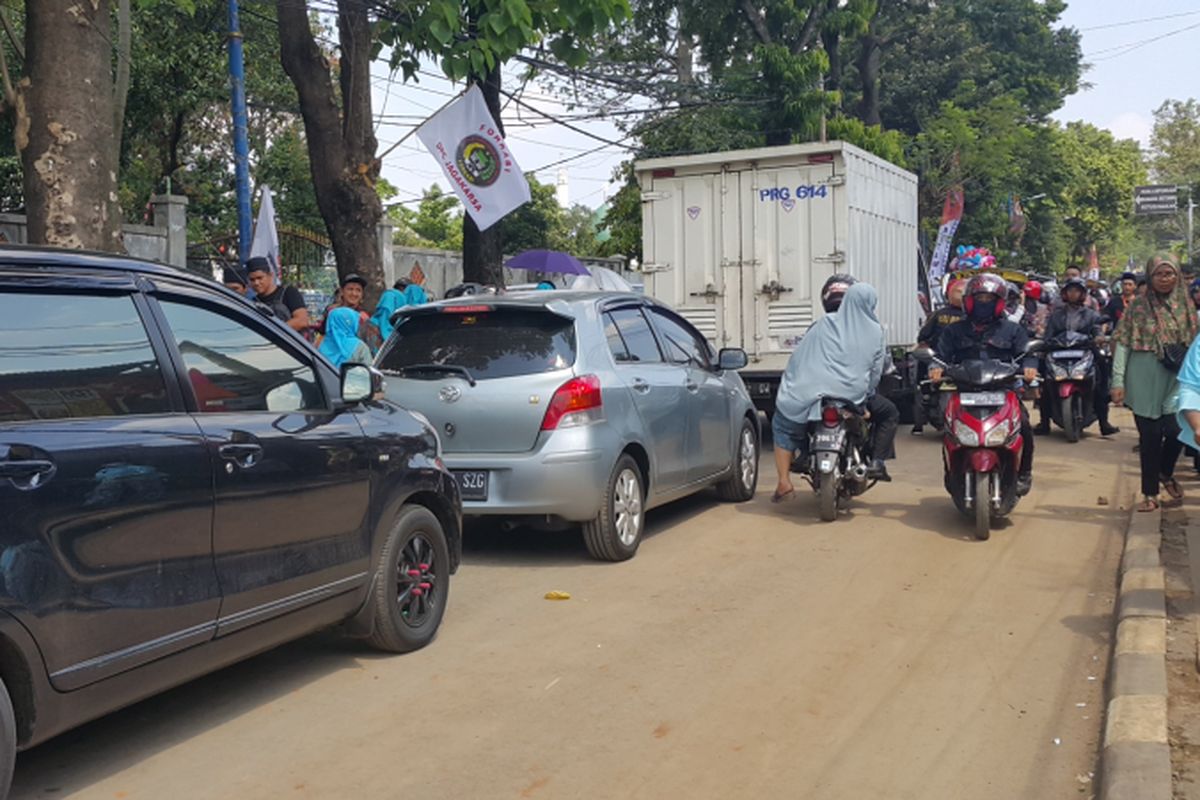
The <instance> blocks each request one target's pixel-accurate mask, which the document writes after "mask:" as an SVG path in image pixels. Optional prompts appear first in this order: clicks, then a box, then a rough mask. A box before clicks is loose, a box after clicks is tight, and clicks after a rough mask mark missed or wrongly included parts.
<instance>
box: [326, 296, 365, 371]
mask: <svg viewBox="0 0 1200 800" xmlns="http://www.w3.org/2000/svg"><path fill="white" fill-rule="evenodd" d="M325 320H326V322H325V339H324V340H323V341H322V342H321V355H323V356H325V357H326V358H328V359H329V361H330V362H331V363H332V364H333V365H334V366H335V367H337V368H338V369H341V368H342V364H346V363H353V364H370V363H371V348H370V347H368V346H367V343H366V342H364V341H363V340H362V339H360V338H358V323H359V318H358V312H357V311H355V310H354V309H353V308H349V307H347V306H342V307H340V308H335V309H333V310H332V311H330V312H329V316H327V317H326V318H325Z"/></svg>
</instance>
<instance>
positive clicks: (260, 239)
mask: <svg viewBox="0 0 1200 800" xmlns="http://www.w3.org/2000/svg"><path fill="white" fill-rule="evenodd" d="M258 256H262V257H263V258H265V259H266V260H267V261H269V262H271V272H273V273H274V274H275V280H277V281H278V280H281V279H282V277H283V276H282V275H281V270H280V265H279V231H278V230H277V229H276V228H275V203H274V201H272V200H271V187H270V186H267V185H266V184H265V183H264V184H263V187H262V199H260V200H259V202H258V221H257V222H255V223H254V238H253V239H252V240H251V241H250V255H249V256H247V258H256V257H258Z"/></svg>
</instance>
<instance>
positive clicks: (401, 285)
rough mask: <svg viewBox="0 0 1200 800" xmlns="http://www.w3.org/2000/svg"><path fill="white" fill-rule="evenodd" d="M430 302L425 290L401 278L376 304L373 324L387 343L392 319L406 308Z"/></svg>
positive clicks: (372, 317)
mask: <svg viewBox="0 0 1200 800" xmlns="http://www.w3.org/2000/svg"><path fill="white" fill-rule="evenodd" d="M426 302H428V295H426V293H425V289H424V288H423V287H422V286H421V285H420V284H417V283H413V282H412V281H410V280H408V279H407V278H400V279H399V280H397V281H396V282H395V283H394V284H392V288H390V289H388V290H387V291H386V292H384V293H383V294H382V295H380V297H379V302H378V303H376V304H375V313H374V314H372V315H371V324H372V325H374V326H375V327H376V328H378V329H379V335H380V338H381V339H382V340H383V341H385V342H386V341H387V340H388V338H389V337H391V335H392V329H393V327H394V326H393V325H392V317H394V316H395V315H396V312H397V311H399V310H400V309H402V308H404V307H405V306H419V305H424V304H425V303H426Z"/></svg>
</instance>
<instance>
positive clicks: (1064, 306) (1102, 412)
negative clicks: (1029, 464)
mask: <svg viewBox="0 0 1200 800" xmlns="http://www.w3.org/2000/svg"><path fill="white" fill-rule="evenodd" d="M1059 296H1060V297H1061V298H1062V303H1060V304H1059V305H1058V306H1056V307H1055V308H1054V310H1053V311H1051V312H1050V319H1049V320H1047V322H1046V340H1047V341H1051V340H1053V339H1054V338H1055V337H1056V336H1059V335H1060V334H1063V333H1067V332H1068V331H1072V332H1075V333H1082V334H1084V335H1085V336H1089V337H1091V338H1093V339H1094V338H1095V337H1097V336H1100V335H1101V334H1102V333H1103V332H1104V324H1105V320H1104V317H1102V316H1101V315H1100V314H1099V313H1098V312H1096V311H1094V310H1092V309H1091V308H1089V307H1088V306H1086V305H1085V304H1084V303H1085V300H1086V299H1087V297H1088V290H1087V283H1086V282H1085V281H1084V280H1083V278H1067V281H1066V283H1064V284H1063V287H1062V291H1061V292H1060V293H1059ZM1108 373H1109V366H1108V364H1107V363H1106V361H1105V360H1104V359H1102V358H1100V357H1099V356H1097V358H1096V386H1095V397H1094V398H1093V403H1094V405H1095V409H1096V419H1097V420H1098V421H1099V423H1100V435H1101V436H1112V435H1113V434H1116V433H1120V432H1121V430H1120V428H1117V427H1115V426H1113V425H1112V424H1111V423H1109V421H1108V406H1109V398H1108V383H1109V377H1108ZM1053 402H1054V398H1053V397H1051V396H1050V392H1042V400H1041V404H1040V406H1041V421H1039V422H1038V424H1037V427H1036V428H1034V429H1033V430H1034V433H1036V434H1038V435H1039V436H1044V435H1046V434H1048V433H1049V432H1050V416H1051V413H1052V412H1051V404H1052V403H1053Z"/></svg>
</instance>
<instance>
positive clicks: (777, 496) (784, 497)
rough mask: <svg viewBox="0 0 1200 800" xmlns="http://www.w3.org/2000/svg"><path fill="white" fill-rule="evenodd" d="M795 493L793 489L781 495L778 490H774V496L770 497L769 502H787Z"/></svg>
mask: <svg viewBox="0 0 1200 800" xmlns="http://www.w3.org/2000/svg"><path fill="white" fill-rule="evenodd" d="M795 493H796V490H795V489H788V490H787V491H786V492H784V493H783V494H780V493H779V490H778V489H776V490H775V494H773V495H771V502H772V503H782V502H783V501H784V500H787V499H788V498H789V497H791V496H792V495H794V494H795Z"/></svg>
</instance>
